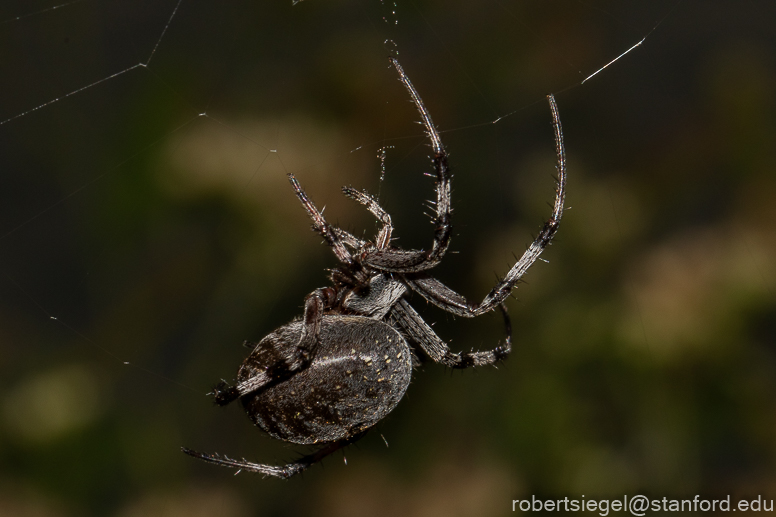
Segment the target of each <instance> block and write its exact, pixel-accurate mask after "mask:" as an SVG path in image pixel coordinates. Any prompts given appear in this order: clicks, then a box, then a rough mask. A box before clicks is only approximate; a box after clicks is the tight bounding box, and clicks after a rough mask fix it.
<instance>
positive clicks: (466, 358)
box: [390, 299, 512, 369]
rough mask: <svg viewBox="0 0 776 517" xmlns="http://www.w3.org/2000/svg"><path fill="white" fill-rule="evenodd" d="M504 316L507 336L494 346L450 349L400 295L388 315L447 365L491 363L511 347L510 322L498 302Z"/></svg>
mask: <svg viewBox="0 0 776 517" xmlns="http://www.w3.org/2000/svg"><path fill="white" fill-rule="evenodd" d="M500 307H501V312H502V314H503V316H504V324H505V326H506V330H507V339H506V341H505V343H504V345H500V346H497V347H496V348H494V349H493V350H486V351H480V352H463V353H461V352H455V353H453V352H451V351H450V347H448V346H447V343H445V342H444V341H442V339H440V337H439V336H437V334H436V332H434V331H433V330H432V329H431V327H429V326H428V324H427V323H426V322H425V321H423V318H421V317H420V314H418V313H417V312H415V309H413V308H412V306H411V305H410V304H409V303H408V302H407V301H406V300H404V299H402V300H400V301H399V302H398V303H397V304H395V305H394V306H393V307H392V308H391V312H390V318H391V319H392V321H393V323H395V324H397V325H399V326H400V327H401V328H402V330H404V332H405V333H406V334H407V335H408V336H409V337H410V338H411V339H412V340H413V341H414V342H415V343H417V344H418V346H420V348H422V349H423V351H424V352H426V354H428V356H429V357H430V358H431V359H433V360H434V361H436V362H437V363H441V364H443V365H445V366H448V367H450V368H458V369H460V368H470V367H472V366H487V365H493V364H495V363H497V362H498V361H501V360H503V359H505V358H506V357H507V356H508V355H509V353H510V352H511V351H512V325H511V324H510V322H509V315H508V314H507V311H506V308H505V307H504V306H503V305H500Z"/></svg>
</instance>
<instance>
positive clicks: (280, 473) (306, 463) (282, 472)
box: [181, 433, 364, 479]
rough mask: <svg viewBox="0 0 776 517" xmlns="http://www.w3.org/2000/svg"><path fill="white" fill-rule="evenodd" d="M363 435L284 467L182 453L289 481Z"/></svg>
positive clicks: (342, 441) (192, 452)
mask: <svg viewBox="0 0 776 517" xmlns="http://www.w3.org/2000/svg"><path fill="white" fill-rule="evenodd" d="M363 435H364V433H361V434H359V435H357V436H355V437H353V438H347V439H344V440H339V441H337V442H333V443H330V444H329V445H327V446H326V447H324V448H322V449H319V450H317V451H315V452H314V453H312V454H308V455H307V456H303V457H302V458H299V460H297V461H295V462H293V463H289V464H287V465H283V466H282V467H281V466H274V465H263V464H260V463H251V462H249V461H246V460H233V459H231V458H228V457H226V456H219V455H218V454H207V453H202V452H196V451H192V450H191V449H187V448H185V447H181V451H183V452H185V453H186V454H188V455H189V456H193V457H195V458H199V459H201V460H204V461H207V462H208V463H214V464H216V465H221V466H222V467H230V468H233V469H238V472H239V471H240V470H246V471H248V472H256V473H258V474H264V475H265V476H273V477H278V478H282V479H288V478H290V477H291V476H293V475H295V474H299V473H300V472H302V471H304V470H307V469H308V468H310V467H311V466H312V465H315V464H316V463H318V462H319V461H321V460H322V459H323V458H325V457H326V456H328V455H329V454H331V453H333V452H335V451H338V450H340V449H342V448H343V447H345V446H347V445H349V444H351V443H353V442H355V441H356V440H358V439H359V438H361V437H362V436H363Z"/></svg>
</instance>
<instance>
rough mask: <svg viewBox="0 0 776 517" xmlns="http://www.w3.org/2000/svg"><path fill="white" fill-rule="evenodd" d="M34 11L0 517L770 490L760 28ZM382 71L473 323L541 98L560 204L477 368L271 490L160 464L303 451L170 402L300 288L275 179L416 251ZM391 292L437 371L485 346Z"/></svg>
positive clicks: (775, 15)
mask: <svg viewBox="0 0 776 517" xmlns="http://www.w3.org/2000/svg"><path fill="white" fill-rule="evenodd" d="M60 4H61V2H60ZM56 5H57V3H56V2H51V1H49V0H46V1H39V0H36V1H34V2H31V1H29V0H25V1H16V0H9V1H4V2H3V5H2V6H0V38H2V43H0V77H2V95H0V121H2V122H0V168H1V170H2V172H0V515H3V516H6V515H9V516H25V517H26V516H36V517H37V516H42V517H54V516H57V517H58V516H81V515H84V516H102V515H110V516H118V517H136V516H163V517H167V516H178V515H181V516H184V515H185V516H193V517H198V516H219V517H242V516H264V515H276V516H286V515H322V516H351V515H352V516H356V515H378V516H382V515H396V514H402V515H408V516H433V515H462V516H463V515H483V516H486V515H506V514H508V513H510V512H511V508H512V505H511V501H512V500H513V499H521V498H524V497H528V498H530V497H531V495H532V494H534V495H537V496H541V497H547V496H559V497H561V498H562V497H565V496H568V497H577V498H579V497H581V496H582V495H585V496H586V497H587V498H604V497H621V496H622V495H625V494H628V495H635V494H637V493H643V494H647V495H650V496H655V497H661V498H662V497H664V496H667V497H692V496H694V495H695V494H701V495H702V496H706V497H719V496H725V495H727V494H731V495H732V497H733V498H734V500H735V499H736V498H737V497H754V496H757V495H758V494H760V495H762V496H763V497H764V498H765V497H768V498H771V499H772V498H776V470H775V469H774V467H775V466H776V411H775V410H776V317H774V316H775V314H774V312H775V309H776V203H774V199H776V174H774V165H773V164H774V161H775V160H776V145H774V142H775V141H776V117H775V115H776V106H775V105H774V92H775V91H776V34H775V33H774V30H773V22H774V20H776V4H774V3H773V2H768V1H764V0H744V1H740V2H723V1H716V0H711V1H709V0H706V1H703V2H701V1H698V0H686V1H676V0H671V1H663V0H660V1H652V0H649V1H648V0H633V1H625V2H622V1H619V2H614V1H605V0H589V1H585V2H581V1H571V0H557V1H542V2H539V1H529V2H525V1H523V2H515V1H508V0H493V1H490V0H485V1H481V2H476V3H475V2H443V1H439V0H409V1H405V0H395V1H392V0H383V1H382V2H381V1H378V0H369V1H355V0H349V1H346V0H305V1H304V2H301V3H299V4H297V5H292V3H291V0H271V1H262V2H255V1H252V2H249V1H247V0H235V1H232V2H203V1H194V0H182V1H181V2H180V3H177V0H157V1H155V2H137V1H130V0H114V1H110V2H108V1H102V0H76V1H74V2H69V3H64V4H63V5H61V6H60V7H57V8H54V7H56ZM173 14H174V15H173ZM171 16H172V17H171ZM653 29H654V30H653ZM645 36H646V37H647V38H646V40H645V42H644V44H643V45H642V46H640V47H638V48H636V49H635V50H633V51H632V52H631V53H630V54H628V55H627V56H625V57H624V58H623V59H622V60H620V61H618V62H617V63H616V64H614V65H612V66H611V67H609V68H607V69H606V70H604V71H603V72H602V73H600V74H599V75H597V76H595V77H594V78H592V79H591V80H589V81H588V82H585V84H583V85H580V82H581V81H582V79H584V78H585V77H586V76H588V75H590V74H592V73H593V72H594V71H595V70H597V69H598V68H600V67H602V66H603V65H604V64H606V63H607V62H609V61H610V60H612V59H614V58H615V57H616V56H617V55H619V54H620V53H622V52H623V51H625V50H626V49H628V48H629V47H631V46H632V45H634V44H635V43H637V42H638V41H639V40H641V39H642V38H644V37H645ZM397 52H398V58H399V59H400V61H401V63H402V64H403V66H404V68H405V70H406V72H407V74H408V75H409V77H410V78H411V79H412V81H413V82H414V84H415V86H416V87H417V89H418V91H419V92H420V94H421V96H422V97H423V100H424V101H425V104H426V106H427V108H428V109H429V111H430V113H431V115H432V117H433V119H434V121H435V123H436V124H437V125H438V127H439V129H440V130H441V131H442V139H443V141H444V143H445V145H446V147H447V149H448V151H449V153H450V162H451V165H452V168H453V172H454V182H453V189H454V191H453V196H454V197H453V206H454V208H455V219H454V222H455V237H454V240H453V244H452V251H453V253H449V254H448V255H447V257H446V260H445V262H444V263H443V264H442V265H441V266H440V267H439V268H438V269H437V270H436V273H435V274H436V276H437V277H438V278H440V279H441V280H443V281H444V282H445V283H447V284H448V285H450V286H451V287H453V288H454V289H456V290H458V291H459V292H462V293H464V294H466V295H467V296H469V297H470V298H472V299H474V300H478V299H481V297H482V296H484V295H485V293H486V292H487V291H488V290H489V289H490V288H491V287H492V285H493V284H494V282H495V279H496V276H497V275H499V274H503V273H505V272H506V271H507V270H508V268H509V267H510V266H511V265H512V263H513V262H514V258H513V253H515V254H518V255H519V254H520V253H521V252H522V251H523V249H524V248H525V246H526V245H527V244H528V243H529V242H530V241H531V240H532V236H533V235H534V234H535V233H536V232H537V231H538V230H539V228H540V226H541V224H542V221H543V220H544V219H545V218H546V217H547V216H548V214H549V211H550V207H549V206H548V204H549V203H550V202H551V201H552V198H553V189H554V180H553V177H554V172H555V171H554V163H555V157H554V154H553V153H554V148H553V137H552V127H551V117H550V112H549V109H548V107H547V104H546V101H545V95H546V94H548V93H550V92H555V93H556V96H557V101H558V104H559V108H560V114H561V118H562V121H563V127H564V130H565V136H566V145H567V153H568V163H569V181H568V198H567V205H568V207H569V210H568V211H567V213H566V214H565V216H564V218H563V222H562V224H561V228H560V231H559V233H558V236H557V238H556V240H555V242H554V243H553V245H552V246H551V247H550V248H549V249H548V250H547V251H546V252H545V254H544V255H543V258H546V259H547V260H548V261H549V262H548V263H545V262H537V264H535V265H534V266H533V267H532V269H531V270H530V272H529V273H528V275H527V276H526V283H523V284H521V285H520V286H519V288H518V289H517V290H516V291H515V296H516V299H515V300H511V301H510V302H509V308H510V312H511V315H512V323H513V327H514V339H515V350H514V352H513V353H512V356H511V357H510V358H509V360H508V361H507V362H506V363H505V364H504V365H503V366H499V368H498V369H493V368H483V369H478V370H477V371H465V372H457V371H456V372H451V371H449V370H446V369H445V368H443V367H441V366H439V365H436V364H433V363H430V362H427V363H425V364H424V365H423V366H422V367H420V368H419V369H418V370H416V371H415V373H414V378H413V383H412V385H411V386H410V388H409V390H408V393H407V395H406V397H405V399H404V400H403V401H402V403H401V404H400V405H399V406H398V407H397V409H396V410H395V411H394V412H393V413H392V414H391V415H390V416H389V417H388V418H387V419H385V420H384V421H383V422H382V423H381V424H380V425H379V426H378V427H377V428H376V429H375V430H373V431H372V432H370V433H369V434H368V435H367V436H366V437H365V438H364V439H362V440H361V441H360V442H359V443H358V444H357V445H355V446H351V447H349V448H348V449H346V450H345V452H344V455H343V454H341V453H337V454H334V455H332V456H331V457H329V458H328V459H327V460H325V461H324V462H323V464H322V466H316V467H314V468H312V469H310V470H309V471H308V472H306V473H304V474H303V475H301V476H299V477H297V478H294V479H292V480H290V481H287V482H282V481H278V480H274V479H262V478H261V477H260V476H256V475H251V474H246V473H243V474H240V475H238V476H234V475H233V474H234V472H233V471H231V470H228V469H224V468H219V467H216V466H213V465H208V464H205V463H203V462H199V461H196V460H194V459H192V458H190V457H187V456H185V455H183V454H181V452H180V447H181V446H187V447H190V448H192V449H195V450H200V451H203V452H219V453H222V454H227V455H229V456H230V457H237V458H241V457H245V458H247V459H248V460H251V461H255V462H261V463H273V464H279V463H283V462H286V461H289V460H292V459H294V458H296V457H298V455H299V454H301V453H306V452H309V449H305V448H304V447H296V446H290V445H289V444H285V443H280V442H277V441H275V440H272V439H270V438H269V437H267V436H266V435H263V434H262V433H261V432H260V431H259V430H258V429H256V428H255V427H253V426H252V425H251V423H250V421H249V420H248V418H247V417H246V415H245V414H244V413H243V412H242V410H241V409H240V407H239V406H238V405H233V406H230V407H227V408H217V407H215V406H214V405H213V404H212V399H211V398H209V397H206V396H205V395H204V394H205V393H207V392H208V391H209V390H210V389H211V388H212V386H213V385H214V384H215V383H216V382H218V381H219V380H220V379H221V378H224V379H227V380H232V379H233V378H234V375H235V374H236V371H237V368H238V366H239V364H240V363H241V361H242V360H243V358H244V357H245V355H246V354H247V351H246V350H245V349H244V348H242V347H241V346H240V344H241V343H242V342H243V340H245V339H249V340H253V341H258V340H259V339H261V338H262V337H263V336H264V335H266V334H267V333H268V332H269V331H271V330H272V329H274V328H276V327H278V326H280V325H282V324H284V323H286V322H288V321H289V320H291V319H292V318H293V317H295V316H297V315H299V314H301V307H302V302H303V298H304V296H305V295H306V294H307V293H309V292H310V291H312V290H313V289H315V288H317V287H322V286H325V285H326V284H327V280H326V272H325V270H326V268H331V267H334V266H335V260H334V257H333V255H332V253H331V252H330V250H329V249H328V248H327V247H326V246H325V245H323V244H321V239H320V238H319V237H317V236H316V235H314V234H313V233H312V232H310V224H309V220H307V218H306V215H305V213H304V211H303V210H302V208H301V207H300V206H299V204H298V202H297V201H296V199H295V197H294V195H293V192H292V190H291V189H290V187H289V185H288V182H287V180H286V178H285V173H287V172H293V173H295V174H296V175H297V177H298V178H299V180H300V181H301V183H302V184H303V186H304V187H305V188H306V189H307V191H308V192H309V194H310V195H311V197H312V198H313V200H314V201H315V202H316V203H317V204H318V205H319V206H326V215H327V217H328V218H329V220H330V221H332V222H335V223H338V224H339V225H341V226H342V227H344V228H346V229H348V230H350V231H352V232H355V233H357V234H359V235H361V234H364V235H366V236H370V235H372V233H373V232H374V230H375V223H374V221H373V220H372V218H371V217H370V216H369V215H368V214H367V213H366V211H365V210H363V209H362V208H361V207H360V206H358V205H356V204H355V203H353V202H350V201H348V200H347V199H345V198H344V197H343V196H342V195H341V193H340V187H341V186H342V185H353V186H355V187H357V188H366V189H369V190H370V191H371V192H373V193H374V194H376V195H379V198H380V200H381V202H382V204H383V206H385V207H386V208H387V210H388V211H389V212H390V213H391V214H392V215H393V218H394V222H395V225H396V233H395V235H396V236H398V237H399V240H398V242H397V244H398V245H400V246H403V247H427V246H428V245H429V244H430V242H431V236H432V230H433V229H432V226H431V224H430V223H429V220H428V217H427V216H426V215H424V213H423V212H424V208H423V201H424V200H427V199H430V198H431V196H432V195H433V181H432V179H431V178H428V177H427V176H425V175H424V174H426V173H428V172H430V167H429V159H428V157H429V147H428V145H427V141H426V139H425V138H424V136H423V131H422V127H421V126H419V125H417V124H416V123H415V122H416V121H417V120H418V118H419V117H418V115H417V113H416V112H415V110H414V108H413V106H412V104H411V103H410V102H408V101H409V98H408V95H407V93H406V91H405V90H404V89H403V87H402V85H401V84H400V83H399V82H398V81H397V80H396V74H395V72H394V71H393V70H392V69H391V68H389V66H388V61H387V57H388V56H389V55H395V54H396V53H397ZM139 63H141V64H142V65H138V64H139ZM55 100H56V102H52V101H55ZM494 121H497V122H495V123H493V122H494ZM414 301H415V306H416V307H418V309H419V310H421V312H422V314H423V315H424V317H425V318H426V319H427V320H428V321H432V322H436V324H435V327H434V328H435V329H436V331H437V332H438V333H439V334H440V336H442V337H443V338H444V339H447V340H450V341H451V346H452V348H453V349H455V350H469V349H472V348H475V349H476V348H491V347H493V346H494V344H495V343H496V342H497V341H498V340H500V339H503V328H502V324H501V322H500V317H499V316H498V315H488V316H484V317H482V318H478V319H476V320H460V319H455V318H452V317H451V316H449V315H448V314H446V313H444V312H441V311H439V310H436V309H434V308H431V307H426V304H425V303H424V302H421V301H420V300H417V299H415V300H414ZM381 435H382V437H381ZM386 442H387V444H388V447H387V448H386ZM343 456H345V457H346V458H347V464H345V461H343Z"/></svg>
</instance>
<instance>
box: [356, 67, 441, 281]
mask: <svg viewBox="0 0 776 517" xmlns="http://www.w3.org/2000/svg"><path fill="white" fill-rule="evenodd" d="M390 61H391V64H392V65H393V66H394V68H395V69H396V71H397V72H398V73H399V80H400V81H401V82H402V84H404V87H405V88H406V89H407V91H408V92H409V94H410V97H411V98H412V101H413V102H414V103H415V108H416V109H417V110H418V113H420V118H421V119H422V121H423V125H424V126H425V128H426V135H427V136H428V138H429V139H430V140H431V148H432V149H433V151H434V157H433V159H432V162H433V164H434V170H435V171H436V193H437V200H436V217H435V218H434V226H435V230H434V242H433V244H432V246H431V249H430V250H402V249H376V250H374V251H370V252H368V253H366V254H365V255H364V257H363V258H362V259H361V262H362V263H364V264H366V265H367V266H371V267H373V268H375V269H379V270H382V271H386V272H391V273H414V272H418V271H425V270H427V269H431V268H433V267H434V266H436V265H437V264H439V262H440V261H441V260H442V257H443V256H444V254H445V252H446V251H447V248H448V246H449V245H450V237H451V235H452V226H451V222H450V221H451V212H452V209H451V207H450V167H449V166H448V164H447V152H445V148H444V146H443V145H442V139H441V138H439V132H438V131H437V129H436V127H435V126H434V122H433V121H432V120H431V115H430V114H429V112H428V110H427V109H426V106H425V105H424V104H423V100H422V99H421V98H420V95H419V94H418V91H417V90H416V89H415V87H414V86H413V85H412V82H411V81H410V79H409V77H407V74H406V73H405V72H404V69H403V68H402V67H401V65H400V64H399V62H398V61H397V60H396V59H394V58H390Z"/></svg>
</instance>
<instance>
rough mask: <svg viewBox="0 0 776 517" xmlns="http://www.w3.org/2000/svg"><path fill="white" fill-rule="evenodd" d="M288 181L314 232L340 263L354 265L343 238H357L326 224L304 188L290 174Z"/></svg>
mask: <svg viewBox="0 0 776 517" xmlns="http://www.w3.org/2000/svg"><path fill="white" fill-rule="evenodd" d="M288 180H289V181H290V182H291V186H292V187H293V188H294V192H296V197H298V198H299V201H301V202H302V206H304V208H305V210H307V214H308V215H309V216H310V219H312V220H313V231H315V232H317V233H319V234H320V235H321V237H323V238H324V239H325V240H326V243H327V244H328V245H329V246H331V249H332V250H333V251H334V254H335V255H336V256H337V258H338V259H339V261H340V262H343V263H345V264H352V263H353V258H352V257H351V256H350V252H349V251H348V250H347V249H346V248H345V245H344V243H343V242H342V241H343V239H342V237H343V236H344V237H346V238H345V240H346V241H347V240H348V239H347V237H348V236H349V237H352V238H353V239H355V237H353V236H352V235H350V234H348V233H347V232H345V231H344V230H340V229H339V228H337V229H335V227H333V226H331V225H330V224H329V223H328V222H326V219H324V217H323V214H322V213H321V211H320V210H318V208H317V207H316V206H315V204H313V202H312V201H310V198H309V197H307V194H306V193H305V191H304V190H303V189H302V186H301V185H299V182H298V181H297V179H296V177H295V176H294V175H293V174H291V173H288Z"/></svg>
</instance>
